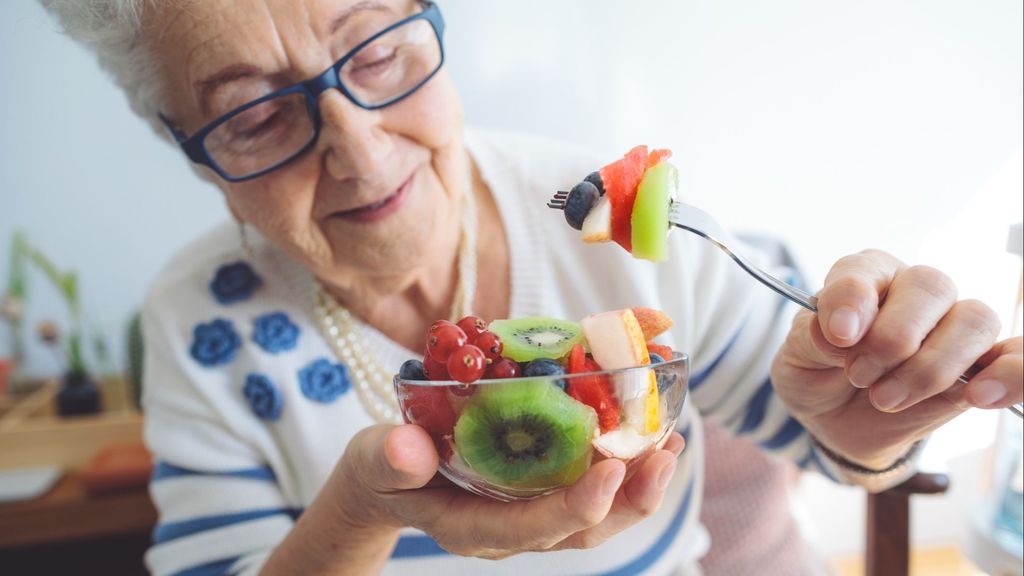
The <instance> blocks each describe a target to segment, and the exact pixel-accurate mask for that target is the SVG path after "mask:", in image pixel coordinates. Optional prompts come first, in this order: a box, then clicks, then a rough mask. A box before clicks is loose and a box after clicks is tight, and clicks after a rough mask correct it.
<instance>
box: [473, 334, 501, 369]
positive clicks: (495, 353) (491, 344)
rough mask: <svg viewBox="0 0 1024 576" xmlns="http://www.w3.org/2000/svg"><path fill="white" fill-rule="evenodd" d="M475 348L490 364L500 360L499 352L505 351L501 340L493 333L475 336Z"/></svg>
mask: <svg viewBox="0 0 1024 576" xmlns="http://www.w3.org/2000/svg"><path fill="white" fill-rule="evenodd" d="M476 347H477V348H479V349H481V350H483V351H484V356H486V357H487V359H488V360H490V361H491V362H497V361H498V360H501V352H502V350H504V349H505V345H504V344H502V343H501V338H499V337H498V335H497V334H495V333H494V332H484V333H482V334H480V335H479V336H477V337H476Z"/></svg>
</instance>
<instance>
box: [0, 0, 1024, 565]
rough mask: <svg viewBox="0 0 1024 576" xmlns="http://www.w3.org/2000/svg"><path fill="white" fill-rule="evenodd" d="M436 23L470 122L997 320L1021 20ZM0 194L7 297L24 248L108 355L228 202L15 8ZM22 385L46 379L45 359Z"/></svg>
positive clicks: (1017, 134)
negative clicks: (10, 274) (63, 282)
mask: <svg viewBox="0 0 1024 576" xmlns="http://www.w3.org/2000/svg"><path fill="white" fill-rule="evenodd" d="M443 8H444V11H445V15H446V19H447V20H448V23H449V28H448V37H447V38H448V43H447V45H448V51H449V58H450V59H449V65H450V67H451V69H452V71H453V74H454V75H455V78H456V81H457V82H458V83H459V85H460V87H461V90H462V95H463V99H464V103H465V107H466V113H467V117H468V119H469V121H470V122H472V123H476V124H481V125H487V126H496V127H504V128H514V129H525V130H529V131H534V132H540V133H544V134H548V135H552V136H558V137H562V138H566V139H569V140H572V141H576V142H581V143H585V144H588V145H591V146H593V147H595V148H597V149H598V150H601V151H603V152H605V153H606V154H608V156H609V158H612V157H613V156H615V155H618V154H620V153H622V152H624V151H625V150H627V149H628V148H630V147H631V146H632V145H634V144H636V143H641V142H646V143H649V144H651V145H656V146H669V147H671V148H673V149H674V150H675V153H676V161H677V163H678V165H679V166H680V167H681V169H682V175H683V180H684V195H685V196H686V197H687V198H689V199H690V200H691V201H692V202H693V203H696V204H699V205H701V206H703V207H705V208H706V209H708V210H709V211H711V212H712V213H714V214H716V215H718V216H719V218H720V219H721V220H723V221H724V222H726V223H729V224H732V225H734V226H736V227H739V228H747V229H758V230H761V231H769V232H773V233H776V234H779V235H781V236H782V237H784V238H786V239H788V240H789V241H791V242H792V243H793V245H794V247H795V248H796V249H797V251H798V254H799V256H800V257H801V258H802V259H803V260H804V262H805V264H806V265H807V268H808V272H809V274H810V276H811V278H813V279H815V280H816V281H820V279H821V278H823V277H824V274H825V273H826V272H827V270H828V266H829V264H830V263H831V262H832V261H833V260H834V259H835V258H836V257H838V256H839V255H842V254H846V253H849V252H851V251H856V250H859V249H861V248H864V247H868V246H873V247H879V248H883V249H886V250H889V251H891V252H893V253H895V254H896V255H898V256H900V257H901V258H904V259H905V260H907V261H912V262H930V263H938V264H941V265H942V266H943V267H944V268H946V269H949V270H951V271H953V272H954V276H955V278H956V280H957V281H958V282H959V283H960V284H961V286H962V287H963V288H964V290H963V292H964V293H965V295H970V296H977V297H982V298H983V299H985V300H986V301H988V302H989V303H990V304H992V305H993V306H995V307H996V308H997V309H999V310H1000V311H1001V312H1004V313H1005V314H1006V315H1007V317H1008V315H1009V302H1010V299H1012V297H1013V291H1014V289H1015V284H1014V282H1015V278H1016V277H1017V274H1018V273H1019V268H1018V266H1019V264H1018V263H1017V261H1015V260H1012V259H1006V258H1003V257H1002V251H1003V246H1002V244H1001V243H1002V242H1004V240H1003V238H1004V236H1003V234H1004V230H1005V229H1006V224H1008V223H1009V222H1012V221H1019V220H1020V219H1021V205H1020V200H1019V195H1020V191H1021V186H1020V184H1019V179H1018V176H1019V174H1020V170H1021V168H1020V164H1019V162H1020V161H1019V158H1020V157H1021V152H1020V149H1021V139H1022V111H1021V108H1022V104H1021V94H1022V84H1024V81H1022V74H1024V73H1022V69H1024V62H1022V46H1024V40H1022V23H1021V22H1022V16H1024V15H1022V4H1021V2H1020V1H1019V0H973V1H970V2H966V1H953V0H928V1H925V0H916V1H891V0H864V1H861V2H838V1H831V2H825V1H821V0H776V1H773V2H760V1H757V0H733V1H730V2H712V1H711V0H690V1H685V2H683V1H673V0H647V1H644V2H637V1H632V2H627V1H625V0H616V1H611V0H602V1H594V0H559V1H558V2H557V3H555V2H552V1H551V0H519V1H516V2H507V1H506V2H493V1H491V2H482V1H480V0H444V2H443ZM0 174H2V176H0V249H2V250H0V281H5V280H6V278H5V275H6V273H5V272H4V271H5V270H6V262H7V255H6V246H7V239H8V238H9V236H10V234H11V232H12V230H13V229H15V228H19V229H24V230H26V231H27V232H28V233H29V235H30V237H31V238H32V240H33V241H34V242H35V243H36V244H38V245H39V246H40V247H41V248H42V249H43V250H44V251H45V252H47V253H48V254H49V255H51V256H52V258H53V259H54V260H56V261H57V262H58V264H60V265H61V266H64V267H67V268H73V269H76V270H78V271H80V273H81V277H82V278H81V281H82V287H83V293H84V303H85V307H86V310H87V311H88V315H89V317H90V318H91V319H92V320H93V321H94V323H95V324H96V325H97V326H98V327H99V328H100V329H101V330H102V331H103V332H105V333H107V334H108V335H109V336H110V337H111V338H113V339H114V342H113V343H114V344H115V347H116V349H118V350H120V346H119V340H120V338H121V335H122V332H123V330H124V322H125V320H126V318H127V316H128V314H129V313H130V311H131V310H133V309H134V308H135V307H136V306H138V304H139V301H140V299H141V296H142V294H143V293H144V290H145V287H146V285H147V283H148V282H149V281H150V279H151V278H152V277H153V275H154V273H155V272H156V270H157V269H158V267H159V266H160V264H161V262H163V261H164V260H165V259H166V258H167V257H168V256H169V254H170V253H171V252H172V251H173V250H175V248H176V247H177V246H179V245H180V244H181V243H182V242H183V241H184V239H186V238H189V237H191V236H193V235H194V234H196V233H197V232H198V231H199V230H201V229H203V228H205V227H207V226H208V225H210V224H211V223H212V222H214V221H216V220H219V219H221V218H223V217H225V211H224V209H223V207H222V204H221V201H220V198H219V196H218V193H217V192H216V191H215V190H214V189H213V188H211V187H210V186H208V185H204V184H202V183H200V182H199V181H198V180H197V179H196V178H195V177H194V176H193V175H192V173H191V171H190V170H188V169H187V167H186V166H185V163H184V161H183V159H182V158H180V157H179V155H178V154H177V153H176V152H175V150H173V149H172V148H171V147H169V146H167V145H166V144H164V143H162V142H160V141H158V140H157V139H156V138H155V137H154V136H153V135H152V134H151V133H150V132H149V129H148V127H147V126H145V125H144V124H143V123H142V122H140V121H139V120H137V119H135V118H134V117H132V116H131V114H130V113H129V111H128V110H127V107H126V106H125V103H124V100H123V98H122V97H121V96H120V94H119V93H118V92H117V90H116V89H114V88H113V87H112V86H111V85H110V84H109V83H108V82H107V81H106V79H105V78H103V77H101V75H100V74H99V73H98V71H97V67H96V66H95V64H94V63H93V61H92V59H91V58H90V57H89V56H88V55H86V54H84V53H83V52H82V51H81V50H80V49H78V48H77V47H76V46H74V45H72V44H71V43H70V42H69V41H68V40H67V39H65V38H63V37H61V36H60V35H59V34H57V33H56V32H55V26H54V25H53V23H52V22H50V21H49V19H48V18H47V17H46V16H45V14H44V13H43V12H42V10H41V8H39V7H38V6H37V4H36V3H35V2H29V1H26V0H15V1H13V2H2V3H0ZM36 286H37V287H39V289H40V293H38V294H35V293H34V294H33V297H34V298H36V302H35V303H34V304H33V305H32V307H31V309H30V312H31V317H32V318H39V317H52V316H54V315H55V314H56V313H55V312H53V311H52V310H53V309H55V308H57V307H58V306H57V303H56V301H55V300H54V296H53V294H52V292H50V291H48V290H47V289H45V288H44V286H43V283H42V282H39V281H37V282H36ZM4 337H5V334H4V333H3V331H2V330H0V346H4V340H3V339H4ZM32 368H33V370H36V371H40V372H46V371H48V370H52V369H53V365H52V361H51V360H50V358H49V357H48V356H46V355H44V354H42V352H41V351H39V350H38V349H37V350H36V353H35V354H34V356H33V358H32ZM974 447H976V446H973V445H971V446H967V447H965V448H964V450H967V449H968V448H974ZM833 497H835V495H834V494H833V493H831V492H828V491H826V492H823V493H821V494H820V499H819V502H827V501H830V500H829V499H830V498H833ZM843 498H845V499H844V500H836V502H837V504H836V506H838V508H836V507H832V508H825V509H820V507H819V509H820V511H821V513H822V514H825V515H827V514H834V513H835V511H836V510H842V509H843V506H846V507H848V508H850V509H852V510H859V509H860V508H859V507H858V506H857V505H856V502H857V500H856V498H857V495H856V494H854V495H847V496H844V497H843ZM946 513H947V514H948V510H947V511H946ZM833 517H834V516H833ZM821 521H822V522H826V523H827V518H822V519H821ZM930 524H936V523H935V522H931V523H930ZM938 524H942V522H938ZM828 526H830V527H831V528H825V529H823V532H822V535H823V537H827V538H826V540H827V545H828V546H831V549H833V550H842V549H846V548H849V549H854V548H856V546H858V545H859V542H858V541H857V538H856V535H858V534H859V532H858V530H859V528H858V527H857V526H855V525H853V522H851V524H850V525H847V526H838V527H837V526H836V525H835V524H828ZM925 529H926V530H940V532H931V533H930V534H931V535H932V536H934V537H935V538H941V537H942V536H943V533H941V529H940V528H936V527H935V526H932V527H930V528H928V527H925ZM829 530H833V531H834V530H838V531H839V533H833V532H830V531H829ZM851 534H853V535H854V536H853V537H851ZM925 536H928V533H926V534H925Z"/></svg>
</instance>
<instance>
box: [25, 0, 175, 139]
mask: <svg viewBox="0 0 1024 576" xmlns="http://www.w3.org/2000/svg"><path fill="white" fill-rule="evenodd" d="M166 1H167V0H40V3H41V4H42V5H43V7H44V8H45V9H46V10H47V11H48V12H49V13H50V14H52V15H53V16H54V17H56V19H57V21H58V22H59V23H60V26H61V27H62V28H63V29H64V32H65V33H66V34H67V35H68V36H70V37H71V38H72V39H74V40H75V41H77V42H78V43H80V44H82V45H83V46H85V47H86V48H87V49H89V50H91V51H92V52H93V53H94V54H95V55H96V58H97V60H98V61H99V64H100V67H101V68H103V70H105V71H106V72H107V73H108V74H110V75H111V76H112V77H113V79H114V82H116V83H117V85H118V86H120V87H121V89H122V90H123V91H124V94H125V97H126V98H127V99H128V104H129V105H130V106H131V109H132V110H133V111H134V112H135V113H136V114H138V115H139V116H141V117H142V118H143V119H145V120H146V121H147V122H149V124H150V125H151V126H152V127H153V129H154V130H156V131H157V133H158V134H160V135H162V136H164V137H165V138H168V139H169V138H170V136H169V135H168V134H167V130H166V129H164V127H163V124H162V123H161V122H160V120H159V116H158V113H159V112H160V109H161V107H162V105H163V104H165V103H164V102H163V101H162V95H163V85H162V82H161V80H160V75H159V73H158V70H157V66H155V55H154V54H152V53H151V52H149V47H148V46H147V45H146V43H145V42H142V41H141V40H142V36H143V34H144V33H145V31H144V25H143V16H144V15H145V13H146V12H147V11H148V10H153V9H155V8H157V6H158V5H159V4H162V3H165V2H166Z"/></svg>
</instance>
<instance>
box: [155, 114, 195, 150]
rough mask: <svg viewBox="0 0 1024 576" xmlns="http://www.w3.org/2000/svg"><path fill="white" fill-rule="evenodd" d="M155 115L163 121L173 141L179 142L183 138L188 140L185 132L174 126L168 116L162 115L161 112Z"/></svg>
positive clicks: (182, 140)
mask: <svg viewBox="0 0 1024 576" xmlns="http://www.w3.org/2000/svg"><path fill="white" fill-rule="evenodd" d="M157 116H159V117H160V121H161V122H163V123H164V127H165V128H167V131H168V132H170V133H171V136H173V137H174V140H175V142H177V143H178V144H181V143H182V142H184V141H185V140H188V136H186V135H185V133H184V132H182V131H181V130H178V129H177V128H175V127H174V123H173V122H171V119H170V118H168V117H167V116H164V113H163V112H157Z"/></svg>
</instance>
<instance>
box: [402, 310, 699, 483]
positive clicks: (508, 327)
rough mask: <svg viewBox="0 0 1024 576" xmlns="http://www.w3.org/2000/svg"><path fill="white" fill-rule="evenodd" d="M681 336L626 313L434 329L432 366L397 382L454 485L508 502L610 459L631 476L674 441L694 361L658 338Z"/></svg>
mask: <svg viewBox="0 0 1024 576" xmlns="http://www.w3.org/2000/svg"><path fill="white" fill-rule="evenodd" d="M671 326H672V320H671V318H669V317H668V316H667V315H666V314H664V313H663V312H661V311H658V310H652V309H648V308H627V309H622V310H613V311H608V312H603V313H600V314H593V315H590V316H587V317H586V318H583V319H582V320H580V321H579V322H571V321H566V320H559V319H554V318H543V317H531V318H518V319H510V320H495V321H493V322H491V323H490V324H486V323H485V322H483V321H482V320H481V319H479V318H476V317H473V316H470V317H466V318H463V319H462V320H460V321H459V322H458V323H452V322H448V321H444V320H441V321H438V322H435V323H434V324H433V325H432V326H431V327H430V329H429V331H428V333H427V337H426V342H425V352H424V354H423V358H422V359H419V358H416V359H411V360H408V361H406V362H405V363H404V364H403V365H402V367H401V370H400V371H399V374H398V376H397V377H396V378H395V387H396V393H397V394H398V400H399V404H400V405H401V408H402V413H403V415H404V418H405V420H406V421H407V422H409V423H412V424H417V425H419V426H421V427H423V428H424V429H425V430H426V431H427V432H428V433H429V434H430V436H431V438H432V439H433V440H434V443H435V444H436V446H437V449H438V454H439V455H440V457H441V466H440V468H441V472H442V473H443V474H445V475H446V476H447V477H448V478H449V479H451V480H452V481H454V482H455V483H456V484H458V485H460V486H462V487H464V488H466V489H468V490H470V491H473V492H476V493H478V494H483V495H487V496H491V497H494V498H498V499H502V500H513V499H524V498H532V497H536V496H539V495H542V494H547V493H550V492H553V491H555V490H558V489H560V488H563V487H565V486H568V485H571V484H572V483H574V482H575V481H576V480H577V479H579V477H580V476H582V475H583V473H584V472H586V470H587V469H588V468H589V467H590V465H591V464H592V463H593V462H594V461H596V460H598V459H601V458H619V459H621V460H623V461H626V463H627V466H628V465H630V464H631V463H632V462H634V461H637V460H639V457H640V456H642V455H644V454H646V453H648V452H650V451H653V450H654V449H655V448H656V447H658V446H660V445H661V444H662V443H663V442H664V441H665V440H667V438H668V434H669V432H670V431H671V430H672V428H673V426H674V425H675V420H676V418H677V417H678V415H679V411H680V409H681V407H682V401H683V397H684V395H685V383H686V377H687V372H686V368H687V360H686V357H685V356H683V355H681V354H675V353H673V351H672V349H671V348H669V347H668V346H664V345H659V344H656V343H655V342H654V341H653V340H654V339H655V338H656V337H658V336H659V335H661V334H663V333H664V332H665V331H667V330H668V329H669V328H670V327H671Z"/></svg>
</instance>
